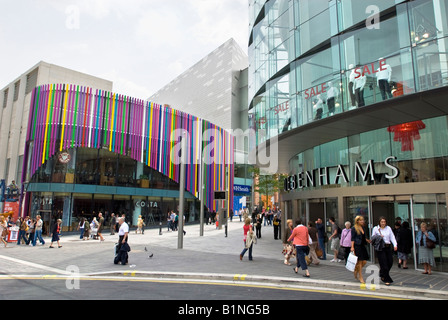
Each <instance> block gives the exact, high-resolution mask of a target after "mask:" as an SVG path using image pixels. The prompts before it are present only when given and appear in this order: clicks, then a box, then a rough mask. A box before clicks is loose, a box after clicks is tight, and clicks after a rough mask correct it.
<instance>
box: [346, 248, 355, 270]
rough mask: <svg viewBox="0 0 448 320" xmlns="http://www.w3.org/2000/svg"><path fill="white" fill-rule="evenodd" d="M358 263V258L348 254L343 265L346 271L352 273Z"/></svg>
mask: <svg viewBox="0 0 448 320" xmlns="http://www.w3.org/2000/svg"><path fill="white" fill-rule="evenodd" d="M357 263H358V257H357V256H355V255H354V253H353V252H351V253H350V255H349V256H348V259H347V264H346V265H345V268H346V269H347V270H348V271H351V272H354V271H355V267H356V264H357Z"/></svg>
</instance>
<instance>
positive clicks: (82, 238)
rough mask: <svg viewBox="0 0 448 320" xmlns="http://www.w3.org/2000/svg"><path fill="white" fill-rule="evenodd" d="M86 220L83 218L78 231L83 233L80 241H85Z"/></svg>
mask: <svg viewBox="0 0 448 320" xmlns="http://www.w3.org/2000/svg"><path fill="white" fill-rule="evenodd" d="M85 224H86V220H85V219H84V218H81V221H79V225H78V230H79V231H80V232H81V233H80V235H79V239H80V240H84V230H85V229H86V226H85Z"/></svg>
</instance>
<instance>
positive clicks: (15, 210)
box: [3, 202, 19, 221]
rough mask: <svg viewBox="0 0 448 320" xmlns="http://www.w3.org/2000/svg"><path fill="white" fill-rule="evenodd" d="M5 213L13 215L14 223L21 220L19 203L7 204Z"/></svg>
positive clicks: (4, 209)
mask: <svg viewBox="0 0 448 320" xmlns="http://www.w3.org/2000/svg"><path fill="white" fill-rule="evenodd" d="M3 211H4V212H5V213H11V212H13V213H14V214H13V215H12V221H16V220H17V219H18V218H19V203H18V202H5V207H4V208H3Z"/></svg>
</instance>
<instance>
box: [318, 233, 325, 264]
mask: <svg viewBox="0 0 448 320" xmlns="http://www.w3.org/2000/svg"><path fill="white" fill-rule="evenodd" d="M318 240H319V248H321V249H322V252H323V253H324V254H323V256H322V259H324V260H327V253H326V252H325V239H324V238H319V239H318Z"/></svg>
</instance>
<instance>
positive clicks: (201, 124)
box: [22, 84, 234, 210]
mask: <svg viewBox="0 0 448 320" xmlns="http://www.w3.org/2000/svg"><path fill="white" fill-rule="evenodd" d="M181 131H186V132H188V151H189V154H188V158H189V159H188V161H187V162H188V163H187V165H186V190H187V191H188V192H190V193H191V194H193V195H194V196H195V197H196V198H199V199H200V181H201V159H203V157H204V154H203V153H204V151H205V152H207V154H206V155H205V158H206V163H207V164H205V170H204V171H205V179H204V180H205V194H206V196H205V197H206V198H205V203H206V206H207V207H208V208H209V209H213V210H217V206H216V203H215V202H214V201H213V192H214V191H217V190H227V191H228V192H229V198H230V199H233V170H234V165H233V163H234V153H233V150H234V138H233V136H232V135H231V134H230V133H229V132H227V131H225V130H224V129H223V128H220V127H217V126H216V125H214V124H212V123H210V122H208V121H205V120H202V119H200V118H197V117H195V116H192V115H189V114H186V113H183V112H181V111H178V110H174V109H171V108H169V107H164V106H161V105H158V104H154V103H151V102H145V101H143V100H139V99H135V98H131V97H127V96H124V95H119V94H115V93H112V92H106V91H101V90H94V89H92V88H87V87H80V86H76V85H60V84H52V85H43V86H39V87H36V88H35V89H34V91H33V92H32V98H31V106H30V115H29V124H28V132H27V143H26V150H25V156H24V159H26V161H24V167H23V169H24V170H23V175H22V184H23V182H25V180H26V176H27V170H28V171H29V172H28V177H32V176H33V175H34V174H35V173H36V172H37V171H38V170H39V168H40V167H41V166H42V165H43V164H45V163H46V161H48V160H49V159H51V158H52V157H54V156H56V155H57V154H58V153H61V152H63V151H67V150H69V149H74V148H92V149H107V150H109V151H111V152H114V153H117V154H120V155H123V156H128V157H130V158H132V159H134V160H136V161H138V162H141V163H143V164H145V165H147V166H148V167H151V168H152V169H154V170H157V171H159V172H161V173H162V174H163V175H165V176H167V177H168V178H170V179H172V180H173V181H175V182H177V183H179V181H180V166H179V165H178V164H176V163H178V161H173V159H174V160H176V159H178V157H177V154H173V153H174V152H176V150H177V151H178V150H179V148H176V146H178V144H179V137H178V136H176V135H175V134H173V133H175V132H176V133H178V132H181ZM27 161H28V162H27ZM226 171H227V172H228V173H229V174H226Z"/></svg>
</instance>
